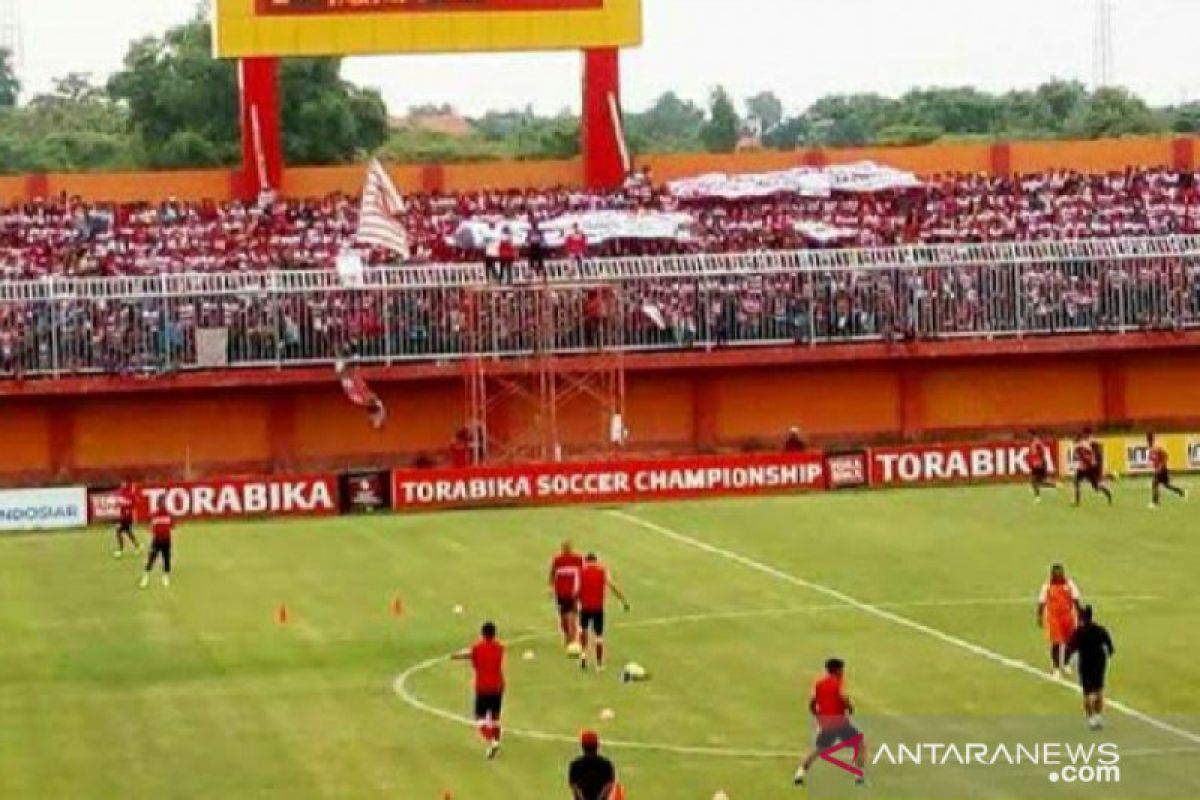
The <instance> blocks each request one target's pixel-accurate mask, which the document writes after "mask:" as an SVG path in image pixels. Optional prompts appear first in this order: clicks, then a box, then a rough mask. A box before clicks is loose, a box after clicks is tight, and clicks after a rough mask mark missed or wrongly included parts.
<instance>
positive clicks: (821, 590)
mask: <svg viewBox="0 0 1200 800" xmlns="http://www.w3.org/2000/svg"><path fill="white" fill-rule="evenodd" d="M606 513H607V514H609V515H610V516H613V517H616V518H618V519H621V520H624V521H625V522H628V523H629V524H631V525H637V526H638V527H640V528H644V529H645V530H648V531H653V532H654V533H657V534H660V535H661V536H665V537H666V538H668V539H671V540H673V541H675V542H678V543H679V544H684V545H687V546H688V547H691V548H694V549H696V550H700V551H703V552H705V553H708V554H709V555H714V556H717V557H719V558H723V559H725V560H726V561H732V562H733V563H735V564H741V565H742V566H744V567H747V568H749V569H752V570H755V571H757V572H761V573H763V574H764V575H770V576H771V577H773V578H777V579H779V580H781V581H784V582H785V583H790V584H792V585H793V586H799V587H801V588H803V589H808V590H809V591H813V592H816V593H818V594H822V595H825V596H826V597H831V598H833V599H834V600H837V601H839V602H841V603H844V604H845V605H848V606H851V607H853V608H856V609H858V610H859V611H861V612H863V613H864V614H869V615H870V616H873V617H878V618H879V619H882V620H885V621H887V622H891V623H892V624H894V625H899V626H900V627H903V628H908V629H909V630H914V631H917V632H918V633H923V634H925V635H926V636H930V637H932V638H934V639H937V640H939V641H941V642H944V643H945V644H948V645H951V646H953V647H957V648H959V649H960V650H966V651H967V652H969V653H973V654H974V655H977V656H979V657H980V658H984V659H987V660H988V661H992V662H995V663H997V664H1001V665H1003V666H1005V667H1008V668H1010V669H1014V670H1017V671H1019V672H1024V673H1026V674H1028V675H1032V676H1034V677H1035V678H1038V679H1039V680H1044V681H1048V682H1050V683H1052V684H1054V685H1056V686H1063V687H1068V688H1073V685H1072V684H1069V683H1067V682H1065V681H1062V680H1059V679H1057V678H1055V677H1054V676H1052V675H1050V674H1049V673H1047V672H1045V671H1043V670H1040V669H1038V668H1037V667H1035V666H1033V665H1031V664H1028V663H1026V662H1024V661H1021V660H1020V659H1016V658H1010V657H1008V656H1005V655H1001V654H1000V653H997V652H996V651H994V650H989V649H988V648H986V647H983V646H982V645H978V644H975V643H974V642H969V641H967V640H966V639H960V638H959V637H957V636H954V635H953V634H949V633H946V632H945V631H942V630H939V629H937V628H933V627H930V626H929V625H926V624H924V623H921V622H917V621H916V620H914V619H910V618H908V617H905V616H901V615H900V614H896V613H894V612H891V611H888V610H886V609H884V608H881V607H879V606H877V605H872V604H871V603H866V602H863V601H862V600H859V599H858V598H856V597H851V596H850V595H848V594H846V593H845V592H842V591H839V590H838V589H834V588H832V587H830V586H825V585H824V584H820V583H814V582H813V581H809V580H806V579H804V578H800V577H798V576H796V575H792V574H791V573H789V572H784V571H783V570H781V569H777V568H775V567H772V566H771V565H770V564H764V563H763V562H761V561H756V560H754V559H753V558H750V557H748V556H744V555H742V554H740V553H735V552H734V551H732V550H726V549H725V548H723V547H717V546H716V545H712V544H709V543H707V542H703V541H701V540H699V539H695V538H693V537H691V536H688V535H686V534H683V533H680V532H679V531H676V530H672V529H671V528H667V527H665V526H663V525H659V524H658V523H656V522H651V521H650V520H647V519H642V518H641V517H638V516H634V515H633V514H628V513H626V512H624V511H618V510H616V509H610V510H608V511H607V512H606ZM1104 702H1105V704H1106V705H1107V706H1109V707H1110V708H1112V709H1114V710H1116V711H1120V712H1121V713H1122V714H1124V715H1126V716H1128V717H1132V718H1133V719H1136V720H1139V721H1141V722H1144V723H1145V724H1146V725H1149V726H1150V727H1152V728H1157V729H1158V730H1160V731H1164V732H1166V733H1170V734H1173V735H1175V736H1178V737H1180V738H1181V739H1186V740H1188V741H1189V742H1192V743H1193V744H1200V733H1194V732H1192V731H1189V730H1185V729H1184V728H1180V727H1177V726H1175V725H1172V724H1171V723H1169V722H1166V721H1164V720H1161V719H1158V718H1157V717H1153V716H1151V715H1150V714H1147V713H1146V712H1144V711H1139V710H1138V709H1136V708H1133V707H1132V706H1129V705H1126V704H1125V703H1122V702H1120V701H1119V700H1113V699H1111V698H1105V701H1104Z"/></svg>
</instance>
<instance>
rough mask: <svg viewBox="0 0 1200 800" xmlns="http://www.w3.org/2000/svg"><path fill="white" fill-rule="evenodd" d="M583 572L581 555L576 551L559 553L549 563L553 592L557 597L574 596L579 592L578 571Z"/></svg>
mask: <svg viewBox="0 0 1200 800" xmlns="http://www.w3.org/2000/svg"><path fill="white" fill-rule="evenodd" d="M582 572H583V556H581V555H579V554H578V553H559V554H558V555H557V556H555V557H554V561H553V562H551V564H550V574H551V575H553V576H554V594H555V595H557V596H558V597H562V598H568V597H574V596H575V595H577V594H578V593H579V579H580V573H582Z"/></svg>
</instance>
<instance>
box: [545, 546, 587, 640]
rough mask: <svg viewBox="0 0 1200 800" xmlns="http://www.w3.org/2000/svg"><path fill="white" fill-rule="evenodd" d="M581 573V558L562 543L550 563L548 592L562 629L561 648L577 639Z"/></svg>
mask: <svg viewBox="0 0 1200 800" xmlns="http://www.w3.org/2000/svg"><path fill="white" fill-rule="evenodd" d="M582 572H583V556H581V555H579V554H578V553H576V552H575V551H574V550H573V549H572V548H571V543H570V542H563V543H562V549H561V550H560V551H559V553H558V555H556V556H555V557H554V560H553V561H551V562H550V591H552V592H553V593H554V604H555V606H557V608H558V624H559V627H560V628H561V629H562V635H563V646H564V647H567V646H570V644H571V642H574V641H575V640H576V639H578V638H579V625H578V617H579V578H580V575H581V574H582Z"/></svg>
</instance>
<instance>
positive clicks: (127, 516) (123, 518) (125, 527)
mask: <svg viewBox="0 0 1200 800" xmlns="http://www.w3.org/2000/svg"><path fill="white" fill-rule="evenodd" d="M135 503H136V497H135V496H134V492H133V485H132V484H131V483H130V482H129V481H125V482H124V483H122V484H121V488H120V489H118V490H117V515H118V516H117V549H116V550H114V551H113V557H114V558H120V557H121V556H123V555H124V554H125V540H126V539H129V543H130V544H131V545H133V551H134V552H135V553H137V552H140V551H141V549H142V546H141V545H140V544H138V540H137V536H136V535H135V534H134V532H133V509H134V505H135Z"/></svg>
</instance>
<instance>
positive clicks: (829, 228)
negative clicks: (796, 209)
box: [793, 220, 858, 244]
mask: <svg viewBox="0 0 1200 800" xmlns="http://www.w3.org/2000/svg"><path fill="white" fill-rule="evenodd" d="M793 227H794V228H795V230H796V233H798V234H800V235H801V236H803V237H804V238H805V239H808V240H809V241H810V242H817V243H818V244H832V243H833V242H844V241H846V240H848V239H856V238H858V231H856V230H854V229H853V228H839V227H837V226H836V225H827V224H826V223H824V222H818V221H815V220H804V221H802V222H797V223H796V224H795V225H794V226H793Z"/></svg>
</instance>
